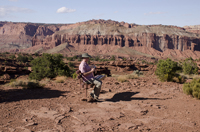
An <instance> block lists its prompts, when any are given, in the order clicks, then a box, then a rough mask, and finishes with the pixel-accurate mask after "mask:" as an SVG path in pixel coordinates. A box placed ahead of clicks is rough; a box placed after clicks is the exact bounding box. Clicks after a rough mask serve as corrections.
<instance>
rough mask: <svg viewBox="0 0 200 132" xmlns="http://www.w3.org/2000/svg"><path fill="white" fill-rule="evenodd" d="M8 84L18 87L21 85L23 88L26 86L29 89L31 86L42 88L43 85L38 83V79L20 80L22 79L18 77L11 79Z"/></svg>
mask: <svg viewBox="0 0 200 132" xmlns="http://www.w3.org/2000/svg"><path fill="white" fill-rule="evenodd" d="M9 85H10V86H11V87H18V86H21V87H23V88H27V89H31V88H42V87H44V86H45V85H44V84H40V83H39V82H38V81H36V80H26V79H24V80H22V79H19V80H15V79H14V80H11V81H10V83H9Z"/></svg>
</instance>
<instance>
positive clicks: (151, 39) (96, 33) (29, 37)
mask: <svg viewBox="0 0 200 132" xmlns="http://www.w3.org/2000/svg"><path fill="white" fill-rule="evenodd" d="M192 29H193V28H191V27H184V28H182V27H177V26H164V25H146V26H145V25H136V24H128V23H125V22H117V21H112V20H107V21H105V20H101V19H100V20H90V21H86V22H79V23H76V24H65V25H51V24H49V25H47V24H33V23H10V22H0V38H4V39H1V40H0V44H1V45H2V44H4V45H5V44H6V43H7V44H8V43H11V45H14V44H19V45H20V44H21V45H28V46H27V47H35V46H38V47H40V48H41V47H42V48H43V49H51V48H54V47H56V46H58V45H60V44H63V43H69V44H70V45H72V46H74V47H76V46H77V45H78V46H80V45H87V46H89V45H93V46H116V47H130V48H132V47H147V48H153V49H155V50H157V51H160V52H164V51H167V50H169V49H170V50H179V51H186V50H191V51H200V35H198V34H196V33H191V32H188V31H189V30H192ZM196 29H197V28H195V30H196ZM11 36H13V37H12V39H8V38H10V37H11ZM27 47H26V48H27ZM20 48H22V47H20V46H18V47H17V48H16V49H20ZM2 49H3V48H2ZM16 49H12V51H20V50H16ZM136 49H137V48H136Z"/></svg>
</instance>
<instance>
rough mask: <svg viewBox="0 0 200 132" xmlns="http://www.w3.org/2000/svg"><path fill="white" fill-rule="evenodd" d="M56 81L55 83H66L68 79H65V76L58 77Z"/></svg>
mask: <svg viewBox="0 0 200 132" xmlns="http://www.w3.org/2000/svg"><path fill="white" fill-rule="evenodd" d="M54 79H55V82H57V83H64V82H65V80H66V79H67V77H65V76H57V77H56V78H54Z"/></svg>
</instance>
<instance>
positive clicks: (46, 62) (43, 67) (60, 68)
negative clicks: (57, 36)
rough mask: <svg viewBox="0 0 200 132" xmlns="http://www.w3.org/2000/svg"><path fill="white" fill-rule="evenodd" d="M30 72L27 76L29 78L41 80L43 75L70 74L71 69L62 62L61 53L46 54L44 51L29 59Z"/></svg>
mask: <svg viewBox="0 0 200 132" xmlns="http://www.w3.org/2000/svg"><path fill="white" fill-rule="evenodd" d="M31 65H32V67H31V68H32V73H30V75H29V77H30V78H31V79H36V80H41V79H43V78H45V77H47V78H54V77H56V76H58V75H60V76H70V75H71V70H70V69H69V67H68V66H67V65H65V63H64V62H63V56H62V55H61V54H54V55H52V54H47V53H44V54H43V55H42V56H41V57H37V58H35V59H34V60H32V61H31Z"/></svg>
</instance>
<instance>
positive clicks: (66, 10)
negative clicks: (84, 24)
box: [56, 7, 76, 13]
mask: <svg viewBox="0 0 200 132" xmlns="http://www.w3.org/2000/svg"><path fill="white" fill-rule="evenodd" d="M75 11H76V9H69V8H66V7H61V8H59V9H58V10H57V11H56V12H57V13H70V12H75Z"/></svg>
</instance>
